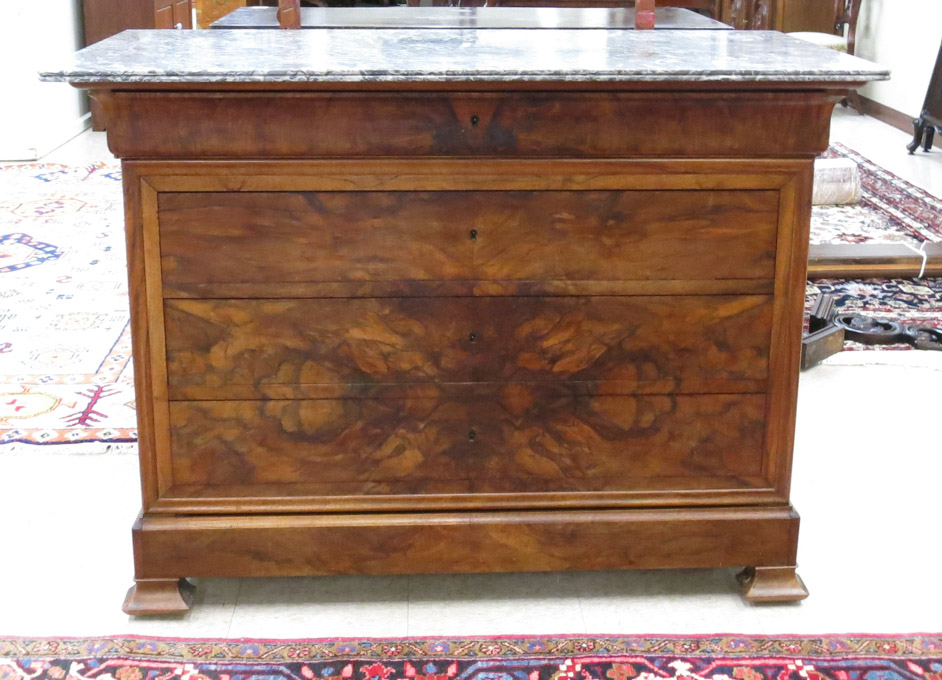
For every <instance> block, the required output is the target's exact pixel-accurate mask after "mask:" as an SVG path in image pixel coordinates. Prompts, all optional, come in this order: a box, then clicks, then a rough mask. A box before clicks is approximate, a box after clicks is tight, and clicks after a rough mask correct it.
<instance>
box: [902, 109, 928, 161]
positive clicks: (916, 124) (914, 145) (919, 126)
mask: <svg viewBox="0 0 942 680" xmlns="http://www.w3.org/2000/svg"><path fill="white" fill-rule="evenodd" d="M925 132H926V130H925V126H924V125H923V120H922V118H917V119H916V120H914V121H913V141H911V142H910V143H909V144H907V145H906V149H907V150H908V151H909V153H910V155H912V154H914V153H915V152H916V149H918V148H919V144H920V143H922V138H923V135H924V134H925Z"/></svg>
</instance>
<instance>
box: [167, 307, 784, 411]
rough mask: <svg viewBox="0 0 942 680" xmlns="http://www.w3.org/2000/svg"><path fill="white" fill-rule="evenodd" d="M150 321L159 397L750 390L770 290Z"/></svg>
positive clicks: (764, 359)
mask: <svg viewBox="0 0 942 680" xmlns="http://www.w3.org/2000/svg"><path fill="white" fill-rule="evenodd" d="M164 318H165V323H166V332H167V338H166V346H167V368H168V379H169V380H168V382H169V388H170V395H169V396H170V398H171V399H223V398H225V399H255V398H259V397H266V396H267V397H276V398H279V397H280V398H302V397H338V396H367V395H372V396H377V395H380V394H385V395H388V396H395V395H396V394H397V393H398V394H400V395H401V393H402V389H398V390H397V389H392V388H396V387H399V388H402V387H403V386H409V385H415V384H427V385H431V384H437V385H442V384H445V383H467V382H476V383H488V382H496V383H561V382H565V383H574V382H578V383H580V385H579V386H573V385H569V386H567V389H569V390H577V391H581V392H593V393H609V394H612V393H614V394H632V393H637V392H641V393H644V392H648V393H652V392H671V393H676V392H761V391H764V389H765V379H766V376H767V373H768V359H769V357H768V347H769V342H770V333H771V326H772V298H771V297H770V296H759V295H754V296H727V295H715V296H677V297H668V296H663V297H645V296H638V297H618V296H613V297H588V298H587V297H478V298H380V299H377V298H353V299H278V300H270V299H268V300H265V299H255V300H167V301H166V303H165V313H164ZM454 389H457V388H454ZM454 389H453V390H452V391H453V392H454Z"/></svg>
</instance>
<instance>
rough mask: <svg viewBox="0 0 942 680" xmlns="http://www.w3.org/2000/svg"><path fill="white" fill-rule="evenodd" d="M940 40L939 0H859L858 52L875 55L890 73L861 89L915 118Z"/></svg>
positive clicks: (941, 14)
mask: <svg viewBox="0 0 942 680" xmlns="http://www.w3.org/2000/svg"><path fill="white" fill-rule="evenodd" d="M940 41H942V0H863V4H862V7H861V10H860V19H859V22H858V24H857V50H856V53H857V56H859V57H863V58H864V59H870V60H871V61H876V62H878V63H880V64H882V65H884V66H886V67H888V68H889V69H890V70H891V71H892V72H893V74H892V79H891V80H888V81H882V82H877V83H870V84H869V85H867V86H866V87H863V88H862V89H861V90H860V93H861V94H862V95H864V96H865V97H869V98H870V99H873V100H875V101H878V102H880V103H881V104H884V105H886V106H889V107H890V108H893V109H896V110H897V111H902V112H903V113H905V114H906V115H909V116H912V117H913V118H915V117H916V116H917V115H918V114H919V111H920V110H921V109H922V102H923V99H925V96H926V88H927V87H928V86H929V77H930V75H931V74H932V67H933V66H934V65H935V60H936V55H938V53H939V42H940Z"/></svg>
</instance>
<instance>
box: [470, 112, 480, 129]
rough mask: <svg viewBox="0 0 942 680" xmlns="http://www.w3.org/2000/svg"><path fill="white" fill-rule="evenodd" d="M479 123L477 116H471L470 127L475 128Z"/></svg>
mask: <svg viewBox="0 0 942 680" xmlns="http://www.w3.org/2000/svg"><path fill="white" fill-rule="evenodd" d="M480 122H481V118H480V117H479V116H478V115H477V114H475V115H473V116H471V127H477V126H478V123H480Z"/></svg>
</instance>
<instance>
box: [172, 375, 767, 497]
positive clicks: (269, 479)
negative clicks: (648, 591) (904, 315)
mask: <svg viewBox="0 0 942 680" xmlns="http://www.w3.org/2000/svg"><path fill="white" fill-rule="evenodd" d="M765 403H766V400H765V395H761V394H738V395H651V396H647V395H646V396H591V395H574V394H566V395H560V394H556V395H549V394H537V393H535V392H534V391H533V388H531V387H526V386H522V385H508V386H505V387H503V388H502V389H501V391H500V392H499V393H495V394H493V395H491V396H482V395H476V396H473V397H456V396H454V395H448V396H447V397H439V398H435V397H434V396H429V395H428V392H427V390H426V391H424V392H422V393H421V396H416V397H415V398H408V397H406V398H401V399H386V400H378V399H318V400H269V401H182V402H172V403H171V404H170V420H171V459H172V473H173V489H172V492H173V495H174V496H176V497H214V498H219V497H249V496H251V497H254V498H264V497H276V498H283V497H298V496H314V497H337V496H364V495H367V496H369V495H374V496H375V495H387V496H388V495H401V494H410V495H413V494H450V495H454V494H458V495H460V494H480V493H497V494H520V493H547V492H609V491H644V490H649V489H652V488H654V489H667V490H671V489H701V490H702V489H712V488H731V487H730V484H734V486H736V487H738V488H744V487H749V486H750V484H752V482H750V481H747V480H749V479H751V478H756V477H757V476H758V475H760V473H761V470H762V458H763V440H764V433H765V423H764V417H765ZM731 480H739V481H738V482H733V481H731ZM367 505H368V503H367Z"/></svg>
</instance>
